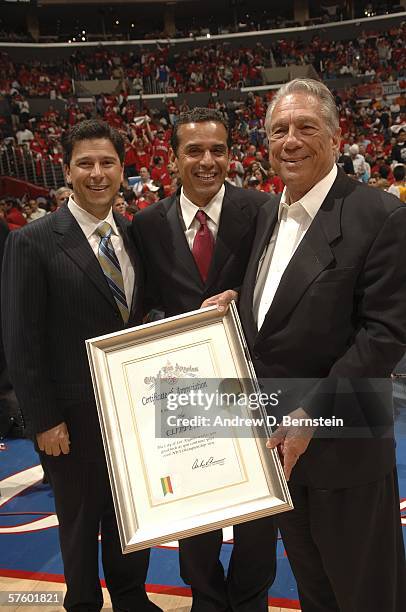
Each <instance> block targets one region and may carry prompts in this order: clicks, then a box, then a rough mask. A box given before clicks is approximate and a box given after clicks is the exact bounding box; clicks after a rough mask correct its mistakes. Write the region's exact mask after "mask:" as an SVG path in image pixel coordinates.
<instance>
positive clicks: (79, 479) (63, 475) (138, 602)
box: [42, 454, 160, 612]
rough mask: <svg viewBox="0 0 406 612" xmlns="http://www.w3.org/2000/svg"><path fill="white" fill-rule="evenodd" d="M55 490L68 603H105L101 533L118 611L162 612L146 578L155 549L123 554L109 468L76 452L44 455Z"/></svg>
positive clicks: (94, 610) (78, 610)
mask: <svg viewBox="0 0 406 612" xmlns="http://www.w3.org/2000/svg"><path fill="white" fill-rule="evenodd" d="M42 457H43V461H44V464H45V465H46V467H47V470H48V474H49V477H50V481H51V485H52V489H53V491H54V494H55V506H56V514H57V516H58V521H59V539H60V546H61V552H62V559H63V564H64V572H65V579H66V585H67V593H66V597H65V602H64V607H65V608H66V609H67V610H72V611H74V612H98V611H99V610H100V609H101V608H102V606H103V596H102V590H101V587H100V579H99V563H98V550H99V548H98V535H99V531H100V532H101V546H102V562H103V569H104V575H105V579H106V585H107V588H108V590H109V593H110V596H111V601H112V605H113V609H114V610H123V611H125V612H151V611H152V610H160V608H158V607H157V606H155V605H154V604H153V603H152V602H150V601H149V600H148V597H147V595H146V593H145V586H144V583H145V580H146V576H147V570H148V562H149V549H147V550H142V551H139V552H134V553H130V554H126V555H123V554H122V552H121V547H120V539H119V534H118V529H117V523H116V518H115V514H114V507H113V500H112V496H111V490H110V484H109V479H108V473H107V467H106V464H105V462H104V461H103V460H101V461H100V462H85V461H78V460H77V459H74V458H72V457H71V456H70V455H62V456H60V457H48V456H46V455H43V454H42Z"/></svg>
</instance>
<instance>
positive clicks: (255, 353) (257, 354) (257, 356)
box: [254, 351, 261, 359]
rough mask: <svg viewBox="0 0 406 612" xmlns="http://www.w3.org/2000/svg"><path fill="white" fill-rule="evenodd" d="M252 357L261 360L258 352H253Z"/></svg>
mask: <svg viewBox="0 0 406 612" xmlns="http://www.w3.org/2000/svg"><path fill="white" fill-rule="evenodd" d="M254 357H255V359H261V355H260V354H259V353H258V351H255V352H254Z"/></svg>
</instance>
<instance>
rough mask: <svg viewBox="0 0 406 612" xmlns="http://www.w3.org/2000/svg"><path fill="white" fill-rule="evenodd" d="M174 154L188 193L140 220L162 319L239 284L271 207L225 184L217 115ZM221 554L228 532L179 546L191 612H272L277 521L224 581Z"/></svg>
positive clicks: (139, 234) (237, 532) (196, 119)
mask: <svg viewBox="0 0 406 612" xmlns="http://www.w3.org/2000/svg"><path fill="white" fill-rule="evenodd" d="M171 144H172V150H173V159H174V163H175V164H176V167H177V170H178V172H179V176H180V179H181V183H182V188H181V189H180V190H179V191H178V192H177V193H176V194H175V195H173V196H171V197H169V198H166V199H164V200H162V201H160V202H157V203H156V204H154V205H153V206H151V207H149V208H147V209H145V210H144V211H142V212H141V213H138V214H136V215H135V217H134V220H133V232H134V238H135V241H136V244H137V246H138V249H139V251H140V252H141V253H142V256H143V258H144V264H145V267H146V270H147V284H148V293H149V296H150V306H152V307H155V308H159V309H160V310H161V311H163V312H164V313H165V316H172V315H177V314H181V313H183V312H187V311H190V310H194V309H197V308H199V307H200V306H201V304H202V302H203V300H205V299H206V298H207V297H208V296H212V295H213V294H217V293H219V292H222V291H224V290H225V289H226V288H228V287H238V286H239V285H240V284H241V282H242V278H243V274H244V270H245V268H246V265H247V261H248V257H249V253H250V250H251V246H252V240H253V235H254V227H255V219H256V216H257V212H258V209H259V207H260V206H261V205H262V204H263V203H264V202H266V201H267V200H268V199H269V196H268V195H266V194H263V193H260V192H254V191H247V190H244V189H240V188H237V187H233V186H232V185H230V184H228V183H227V182H226V183H224V181H225V177H226V173H227V169H228V163H229V145H230V142H229V135H228V124H227V122H226V121H225V119H224V117H223V115H222V114H221V113H219V112H218V111H215V110H210V109H206V108H195V109H194V110H192V111H190V112H187V113H183V114H182V115H181V116H180V118H179V120H178V122H177V123H176V125H175V127H174V130H173V134H172V142H171ZM151 298H152V299H151ZM221 544H222V532H221V530H216V531H213V532H211V533H208V534H204V535H199V536H196V537H193V538H188V539H185V540H182V541H180V544H179V550H180V565H181V575H182V577H183V579H184V580H185V581H186V582H187V583H189V584H191V586H192V593H193V606H192V610H193V612H225V611H226V610H227V611H228V610H236V611H237V610H238V611H239V610H241V611H243V610H244V611H248V610H249V611H252V612H254V611H255V612H265V611H267V609H268V605H267V591H268V586H269V584H270V583H271V582H272V580H273V578H274V572H275V563H274V562H272V561H271V562H269V560H268V555H269V550H272V548H274V547H275V529H274V523H273V520H272V518H266V519H261V520H259V521H252V522H251V523H244V524H243V525H236V526H235V527H234V549H233V553H232V557H231V562H230V566H229V570H228V575H227V580H225V578H224V568H223V566H222V564H221V562H220V560H219V554H220V549H221ZM271 558H272V555H271Z"/></svg>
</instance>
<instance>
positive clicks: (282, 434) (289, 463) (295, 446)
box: [266, 408, 315, 480]
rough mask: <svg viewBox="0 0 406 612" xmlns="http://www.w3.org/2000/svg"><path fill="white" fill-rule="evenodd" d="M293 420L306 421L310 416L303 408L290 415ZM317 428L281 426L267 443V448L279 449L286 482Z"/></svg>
mask: <svg viewBox="0 0 406 612" xmlns="http://www.w3.org/2000/svg"><path fill="white" fill-rule="evenodd" d="M289 416H290V417H291V418H292V419H306V418H309V415H308V414H307V413H306V412H305V411H304V410H303V408H297V410H294V411H293V412H291V413H290V414H289ZM314 430H315V427H312V426H305V425H302V426H298V425H297V426H295V425H291V426H289V427H287V426H284V425H280V426H279V427H278V429H277V430H276V431H274V432H273V434H272V436H271V437H270V438H269V440H268V442H267V443H266V446H267V448H276V447H278V451H279V456H280V458H281V461H282V464H283V471H284V472H285V477H286V480H289V478H290V475H291V473H292V470H293V468H294V467H295V465H296V462H297V460H298V459H299V457H300V455H303V453H304V452H305V451H306V449H307V447H308V446H309V443H310V440H311V439H312V437H313V433H314Z"/></svg>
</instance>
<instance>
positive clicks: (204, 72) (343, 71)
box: [0, 24, 406, 225]
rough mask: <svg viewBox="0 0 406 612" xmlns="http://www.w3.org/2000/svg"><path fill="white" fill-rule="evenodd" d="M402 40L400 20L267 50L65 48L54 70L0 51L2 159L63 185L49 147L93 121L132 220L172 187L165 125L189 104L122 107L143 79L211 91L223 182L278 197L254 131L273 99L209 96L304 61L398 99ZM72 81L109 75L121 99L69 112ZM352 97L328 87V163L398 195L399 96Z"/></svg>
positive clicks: (404, 54) (57, 149)
mask: <svg viewBox="0 0 406 612" xmlns="http://www.w3.org/2000/svg"><path fill="white" fill-rule="evenodd" d="M405 35H406V24H402V26H400V27H399V28H392V29H391V30H389V31H387V32H385V33H380V34H378V33H372V32H368V33H366V32H363V33H362V34H361V36H360V37H359V38H358V39H357V40H356V41H346V42H344V41H342V42H339V41H324V40H322V39H321V38H320V37H318V36H316V37H314V38H313V39H312V41H311V42H310V43H306V44H305V43H303V42H301V41H300V39H299V38H296V40H291V41H290V40H284V39H282V40H280V41H278V43H277V44H272V45H270V46H269V47H265V46H264V45H262V44H256V45H254V46H253V47H252V48H248V47H244V48H234V47H232V46H230V45H227V44H207V45H204V46H199V47H196V48H188V49H187V50H185V51H183V52H182V53H178V52H177V48H176V47H175V48H171V47H169V46H159V45H157V47H156V49H155V50H154V51H151V50H146V49H139V50H138V51H134V52H131V53H130V52H126V53H124V52H120V51H118V50H111V49H107V48H105V47H99V48H97V49H96V51H92V52H90V53H85V52H84V51H82V50H81V51H76V52H75V53H73V54H72V55H71V57H70V58H69V60H65V61H62V62H59V63H55V64H51V63H49V64H43V63H40V62H39V61H37V60H31V62H30V63H28V62H27V63H24V64H19V63H16V62H14V61H12V60H11V59H10V57H9V56H8V55H7V54H1V56H0V96H3V98H4V99H7V100H8V102H9V108H10V120H9V121H7V118H6V117H2V118H0V136H1V137H2V140H1V148H2V152H4V151H6V152H7V148H10V147H12V148H13V151H15V152H16V156H15V159H17V160H18V156H20V157H22V156H25V155H27V154H29V155H30V156H31V159H32V160H33V163H32V164H31V166H32V167H33V169H34V170H33V172H34V176H33V182H39V177H40V175H41V172H43V169H44V163H43V162H44V160H46V162H47V164H51V165H52V167H58V170H59V174H58V180H57V184H56V185H55V187H58V186H59V185H60V184H63V173H62V149H61V144H60V143H61V138H62V136H63V133H64V131H65V130H66V129H68V128H69V127H70V126H72V125H73V124H75V123H77V122H78V121H81V120H83V119H86V118H90V117H92V116H97V117H100V118H102V119H104V120H106V121H107V122H108V123H110V124H111V125H113V126H114V127H115V128H117V129H118V130H120V131H121V133H122V134H123V136H124V138H125V142H126V157H125V176H126V181H125V184H124V185H123V192H122V194H121V196H120V197H122V198H124V200H125V203H126V205H127V206H128V208H126V211H127V213H126V214H128V215H131V214H134V213H135V212H136V211H137V210H140V209H142V208H144V207H146V206H149V205H150V204H151V203H153V202H155V201H156V200H157V199H159V198H161V197H165V196H166V195H169V194H171V193H173V192H174V191H175V190H176V188H177V186H178V177H177V174H176V170H175V167H174V166H173V164H172V163H171V159H170V144H169V143H170V135H171V128H172V125H173V124H174V122H175V121H176V118H177V116H178V114H179V113H180V112H182V111H185V110H187V109H188V106H187V103H186V102H182V103H180V104H177V103H176V102H175V100H174V99H173V98H167V99H166V102H165V104H164V108H163V109H162V108H161V109H160V110H158V109H154V108H152V107H148V106H147V104H146V102H145V99H141V100H138V101H131V100H129V96H128V89H129V88H128V87H127V85H128V83H129V82H131V86H132V88H133V90H138V91H142V90H144V88H145V79H155V80H157V82H158V83H161V84H162V89H165V90H168V89H173V90H176V91H177V92H182V91H210V92H212V93H211V94H210V100H209V104H208V105H209V106H212V107H216V108H218V109H219V110H220V111H222V112H223V113H224V114H225V115H227V117H228V120H229V123H230V126H231V132H232V141H233V146H232V150H231V154H232V158H231V163H230V168H229V172H228V180H229V181H230V182H232V183H234V184H235V185H238V186H242V187H246V188H248V189H258V190H261V191H266V192H276V193H278V192H280V191H282V189H283V185H282V183H281V181H280V179H279V177H277V176H275V175H274V173H273V171H272V169H271V168H269V164H268V161H267V159H268V149H267V139H266V134H265V128H264V119H265V112H266V108H267V105H268V103H269V101H270V99H271V97H272V92H268V93H265V94H263V95H256V94H257V93H259V92H256V93H254V92H250V93H249V94H248V95H247V97H246V99H245V100H244V101H243V102H241V101H237V100H231V101H229V102H227V104H226V103H224V102H221V101H219V97H218V96H216V94H215V91H216V92H217V91H218V90H221V89H229V88H235V89H238V88H239V87H240V86H241V85H243V84H245V83H250V84H251V85H254V84H260V83H262V68H263V67H264V66H267V65H289V64H306V63H312V64H313V65H314V66H315V67H317V68H318V72H319V74H320V76H321V77H322V78H323V77H324V78H327V77H331V78H332V77H338V76H340V75H344V76H345V75H348V74H367V73H369V75H370V76H371V78H372V79H373V80H375V81H379V80H382V81H388V80H394V81H396V82H397V83H399V86H400V92H403V88H404V87H405V86H406V80H405V79H404V77H405V65H406V51H405V45H404V42H405V37H406V36H405ZM72 75H74V76H75V78H83V79H96V78H97V79H104V78H117V79H118V80H119V81H120V85H121V90H120V93H118V94H116V95H98V96H96V98H95V100H94V102H93V103H87V104H85V105H83V104H81V105H79V104H78V102H77V100H76V99H75V98H74V97H73V96H72V95H71V94H72ZM214 90H215V91H214ZM261 93H262V92H261ZM357 94H358V90H357V88H356V87H354V88H348V87H347V88H344V89H343V90H342V91H341V90H340V93H337V92H335V95H336V101H337V105H338V107H339V109H340V127H341V131H342V150H341V157H340V160H339V163H340V165H341V166H342V167H343V168H344V170H345V171H346V172H347V173H348V174H351V175H353V176H354V177H355V178H356V179H357V180H361V181H364V182H369V183H370V184H372V185H375V186H378V187H381V188H383V189H388V190H391V191H393V192H394V193H396V195H398V197H403V196H402V194H403V193H404V191H403V188H402V185H404V177H403V178H402V177H401V171H400V170H399V169H397V170H396V172H395V167H396V166H397V165H398V166H399V165H401V164H405V162H406V147H405V130H406V122H405V111H406V97H405V95H404V94H403V93H397V94H395V95H391V96H385V95H381V96H379V97H376V98H372V99H371V100H369V102H368V103H362V104H361V103H360V101H359V99H358V95H357ZM38 95H44V96H47V97H48V98H50V104H49V107H48V109H47V111H46V112H45V113H43V114H42V115H41V116H34V115H33V113H32V112H31V108H30V103H29V98H32V97H36V96H38ZM56 97H61V98H64V99H65V100H66V104H65V110H64V111H63V112H60V111H58V110H57V109H56V107H55V105H53V104H52V98H56ZM1 159H2V158H1V157H0V161H1ZM53 174H54V176H56V173H55V172H53ZM36 179H38V180H36ZM53 205H54V203H52V202H51V201H50V202H46V203H45V205H44V202H42V203H41V204H40V208H41V206H45V209H47V210H52V207H53ZM29 206H30V204H29V202H27V201H24V202H23V208H24V210H21V212H22V214H25V215H26V219H27V221H28V222H29V221H31V220H32V219H34V218H35V216H36V215H37V214H38V210H36V209H35V210H33V211H32V214H30V211H29V210H28V208H29ZM4 214H6V213H4ZM6 216H7V215H6ZM11 224H12V225H13V224H14V221H12V222H11Z"/></svg>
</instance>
